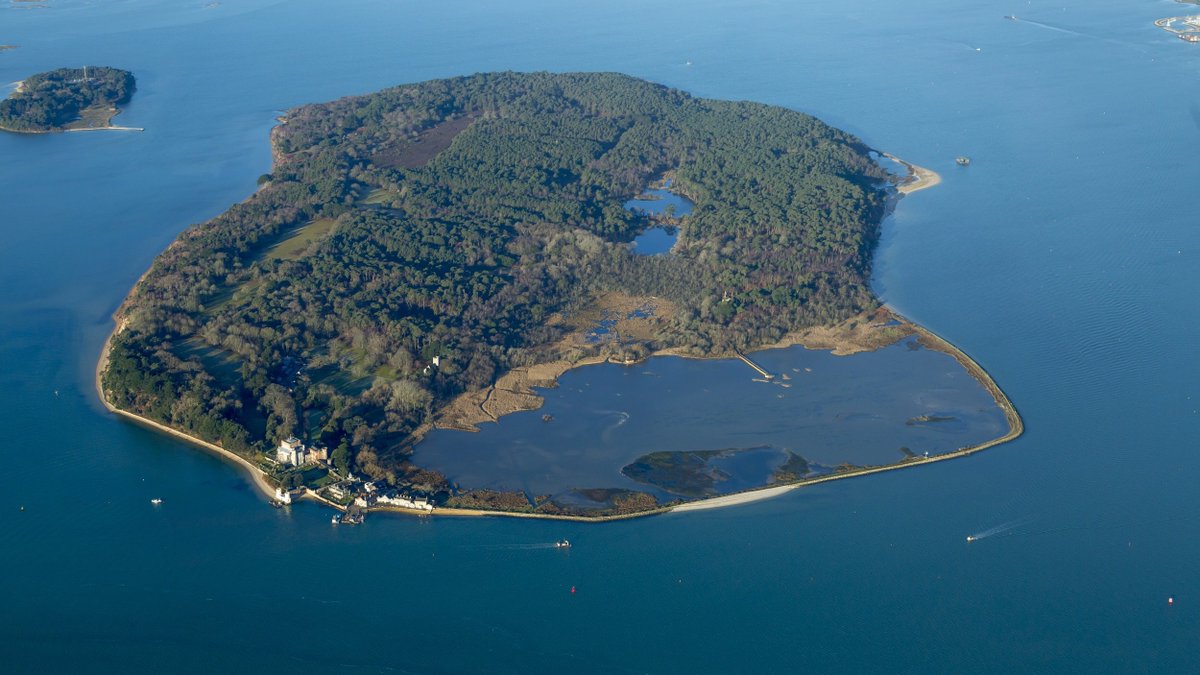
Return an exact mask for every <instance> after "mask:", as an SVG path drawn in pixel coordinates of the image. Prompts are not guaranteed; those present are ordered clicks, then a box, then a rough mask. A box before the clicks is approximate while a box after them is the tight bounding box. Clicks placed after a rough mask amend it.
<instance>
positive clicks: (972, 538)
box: [967, 534, 975, 541]
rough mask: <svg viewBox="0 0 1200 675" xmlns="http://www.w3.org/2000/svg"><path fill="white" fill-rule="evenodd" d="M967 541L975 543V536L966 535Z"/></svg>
mask: <svg viewBox="0 0 1200 675" xmlns="http://www.w3.org/2000/svg"><path fill="white" fill-rule="evenodd" d="M967 541H975V535H973V534H968V535H967Z"/></svg>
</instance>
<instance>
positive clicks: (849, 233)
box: [97, 72, 1021, 522]
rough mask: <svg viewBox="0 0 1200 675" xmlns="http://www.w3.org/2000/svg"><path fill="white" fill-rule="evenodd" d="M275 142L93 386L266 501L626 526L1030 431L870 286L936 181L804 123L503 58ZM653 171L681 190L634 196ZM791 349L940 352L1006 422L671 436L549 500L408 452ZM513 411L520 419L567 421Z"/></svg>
mask: <svg viewBox="0 0 1200 675" xmlns="http://www.w3.org/2000/svg"><path fill="white" fill-rule="evenodd" d="M271 146H272V150H273V156H274V161H273V166H272V168H271V171H270V173H268V174H265V175H263V176H261V177H260V178H259V181H258V183H259V189H258V190H257V191H256V192H254V194H253V195H252V196H251V197H249V198H248V199H247V200H245V201H244V202H242V203H239V204H236V205H234V206H233V207H231V208H230V209H229V210H228V211H226V212H225V213H223V214H221V215H219V216H217V217H216V218H214V219H212V220H210V221H208V222H205V223H200V224H198V225H194V226H192V227H190V228H188V229H187V230H186V231H184V232H183V234H181V235H180V237H179V238H178V239H177V240H176V241H175V242H174V243H173V244H172V245H171V246H170V247H168V248H167V250H165V251H164V252H163V253H162V254H161V255H160V256H159V257H158V258H157V259H156V260H155V261H154V263H153V265H152V266H151V268H150V269H149V270H148V271H147V272H146V273H145V274H144V275H143V277H142V278H141V279H140V280H139V281H138V282H137V284H136V285H135V287H134V288H133V289H132V291H131V292H130V294H129V296H128V297H127V298H126V300H125V302H124V303H123V304H122V305H121V307H120V308H119V309H118V310H117V312H116V313H115V316H114V319H115V322H116V328H115V330H114V332H113V334H112V335H111V337H110V338H109V340H108V341H107V343H106V345H105V347H104V351H103V354H102V357H101V360H100V362H99V364H98V367H97V386H98V388H99V390H100V394H101V398H102V400H103V401H104V402H105V405H106V406H108V407H109V409H110V410H112V411H114V412H116V413H119V414H121V415H123V416H126V417H129V418H131V419H136V420H138V421H139V422H142V423H144V424H148V425H151V426H154V427H156V428H158V429H161V430H164V431H167V432H168V433H173V434H176V435H178V436H181V437H184V438H187V439H189V440H190V441H192V442H194V443H197V444H199V445H202V446H203V447H206V448H208V449H209V450H212V451H213V452H217V453H220V454H222V455H223V456H225V457H227V458H229V459H231V460H233V461H236V462H237V463H239V464H240V465H241V466H242V467H243V468H245V469H246V470H247V471H248V472H249V473H250V474H251V475H252V476H253V477H254V479H255V481H256V483H257V484H258V485H259V486H260V487H261V488H262V489H263V490H264V491H265V492H267V493H268V494H271V495H272V496H273V498H274V500H275V501H276V503H279V504H284V503H290V501H291V499H292V497H293V496H306V497H310V498H313V499H319V500H321V501H324V502H326V503H328V504H330V505H333V506H335V507H337V508H339V509H342V510H346V511H348V512H349V514H348V518H349V519H348V520H347V519H343V520H342V522H359V521H360V519H361V514H362V512H363V509H368V510H369V509H385V510H386V509H391V510H402V511H408V512H414V513H429V512H431V511H432V512H434V513H444V514H455V515H464V514H473V515H486V514H509V515H519V516H524V517H551V518H581V519H592V520H595V519H606V518H619V517H630V516H634V515H644V514H648V513H658V512H662V511H664V510H669V509H672V508H677V507H679V506H681V505H686V504H689V503H694V502H696V500H707V502H708V503H709V504H710V505H711V504H721V503H729V502H730V501H731V500H732V501H738V500H744V499H746V498H753V496H762V495H768V494H774V492H772V490H775V491H777V490H779V489H788V488H790V487H794V486H796V485H803V484H806V483H807V482H815V481H820V480H829V479H832V478H842V477H847V476H852V475H860V474H863V473H870V472H873V471H878V470H886V469H891V468H899V467H903V466H914V465H917V464H920V463H923V462H926V461H936V460H940V459H948V458H952V457H956V456H962V455H964V454H969V453H970V452H975V451H977V450H979V449H982V448H984V447H990V446H991V445H994V444H996V443H999V442H1003V441H1005V440H1009V439H1011V438H1014V437H1015V436H1016V435H1018V434H1019V433H1020V432H1021V422H1020V418H1019V416H1017V414H1016V411H1015V409H1014V408H1013V407H1012V405H1011V403H1009V402H1008V400H1007V398H1006V397H1005V396H1004V394H1003V392H1001V390H1000V389H999V387H998V386H996V385H995V383H994V382H992V380H991V378H990V377H988V376H987V374H986V373H985V372H984V371H983V369H982V368H980V367H979V366H978V365H977V364H975V363H974V362H973V361H971V360H970V359H969V358H968V357H967V356H966V355H965V354H962V353H961V352H959V351H958V350H956V349H955V348H953V347H952V346H951V345H949V344H948V343H945V342H944V341H942V340H940V339H939V338H938V337H937V336H935V335H933V334H932V333H929V332H928V331H925V330H924V329H922V328H920V327H919V326H915V325H913V324H911V323H909V322H907V321H905V320H904V319H903V318H902V317H899V316H897V315H895V314H894V313H892V312H891V311H890V310H888V309H887V308H886V307H884V306H882V305H881V303H880V302H879V300H878V299H877V298H876V297H874V295H873V294H872V293H871V291H870V289H869V286H868V279H869V275H870V271H871V263H872V256H873V251H874V249H875V247H876V245H877V243H878V240H879V235H880V226H881V221H882V219H883V218H884V216H885V215H886V213H887V211H888V209H889V208H891V206H892V204H894V203H895V200H896V199H897V198H898V196H899V193H898V192H897V190H896V189H895V185H896V183H898V182H899V183H905V182H909V181H913V180H920V181H923V184H930V183H931V182H932V181H933V180H934V179H935V178H936V174H933V173H932V172H926V171H925V170H923V169H920V170H919V167H914V166H912V165H908V164H905V166H907V167H908V169H909V172H910V175H909V176H907V177H900V178H898V177H896V176H893V175H891V174H889V173H887V172H886V171H885V170H884V169H883V168H882V167H881V166H880V165H879V164H878V163H877V162H876V161H875V160H874V159H873V157H872V155H875V151H873V150H872V149H871V148H869V147H867V146H866V145H865V144H864V143H863V142H862V141H861V140H859V139H857V138H855V137H854V136H852V135H850V134H847V133H845V132H843V131H840V130H837V129H835V128H832V127H830V126H828V125H826V124H824V123H822V122H821V121H819V120H817V119H815V118H813V117H811V116H809V115H806V114H803V113H799V112H796V111H792V110H788V109H784V108H781V107H777V106H769V105H763V104H758V103H752V102H733V101H720V100H709V99H702V98H696V97H693V96H690V95H688V94H687V93H684V92H682V91H678V90H674V89H671V88H668V87H664V86H661V85H657V84H653V83H650V82H646V81H642V80H638V79H635V78H631V77H628V76H624V75H619V74H613V73H566V74H552V73H513V72H502V73H487V74H477V75H473V76H469V77H458V78H452V79H444V80H435V81H430V82H423V83H417V84H410V85H404V86H399V87H395V88H391V89H386V90H384V91H381V92H378V93H375V94H369V95H365V96H355V97H349V98H344V99H340V100H337V101H333V102H330V103H325V104H316V105H304V106H300V107H298V108H295V109H293V110H290V111H288V112H287V113H286V115H285V116H283V117H281V118H280V124H279V125H278V126H276V127H275V128H274V129H273V130H272V133H271ZM648 190H659V191H669V194H673V195H678V196H679V197H680V199H684V198H686V200H687V201H688V203H689V204H692V205H694V207H693V208H691V209H689V210H688V212H687V213H686V215H681V214H680V213H679V212H677V211H676V210H675V209H674V208H668V209H665V210H661V211H659V212H656V211H655V210H653V209H645V208H627V207H626V205H627V203H629V202H630V200H633V199H634V198H635V197H637V196H638V195H643V194H645V193H646V192H647V191H648ZM660 227H667V228H669V229H670V230H671V231H672V232H673V233H674V234H673V236H676V237H677V241H675V243H674V245H673V246H672V247H671V248H670V252H669V254H660V255H639V254H638V253H637V251H636V248H635V247H634V246H633V245H632V242H634V241H635V240H636V239H637V238H638V237H639V236H641V235H642V234H643V233H645V232H647V231H648V230H651V229H654V228H660ZM902 342H903V344H904V345H905V346H903V347H900V346H899V345H901V343H902ZM799 344H803V345H805V346H807V347H811V348H813V349H834V350H839V351H838V353H847V354H851V353H856V352H870V351H872V350H877V349H882V348H888V349H902V350H905V349H907V350H920V349H931V350H936V351H937V352H938V353H942V354H946V355H949V356H948V357H947V358H951V359H952V361H953V362H955V365H954V367H955V368H957V369H959V370H960V371H963V372H966V373H969V377H970V378H974V379H972V380H971V382H972V383H973V384H975V383H977V384H978V385H981V386H982V387H983V388H984V389H985V390H986V392H987V393H986V395H985V396H986V397H988V403H991V402H992V401H994V402H995V404H996V405H997V406H998V409H999V410H1000V411H1001V413H1002V414H1001V413H998V419H1000V420H1001V421H1002V422H1003V423H1004V424H1005V427H1006V428H1005V430H1004V432H1003V433H1000V434H996V437H995V438H989V439H987V441H986V442H979V443H974V444H972V445H970V446H969V447H959V448H954V449H953V452H943V453H939V454H937V455H936V456H926V455H923V454H917V453H916V452H913V451H907V452H904V453H896V454H897V456H898V457H899V459H898V460H897V461H895V462H892V461H890V460H889V461H888V462H887V463H886V465H876V464H869V465H868V464H853V463H840V464H837V465H832V464H830V463H827V464H829V465H827V466H818V463H816V462H810V461H809V460H808V459H807V458H806V456H804V455H803V453H799V452H795V451H792V450H780V449H773V448H762V447H749V446H747V447H746V448H734V447H698V448H693V449H692V450H694V451H669V450H664V451H659V452H651V453H647V454H646V455H645V456H644V457H642V458H641V459H636V458H635V459H636V461H632V462H630V463H628V464H627V465H625V466H624V468H622V465H620V464H618V465H616V466H614V467H613V468H612V471H611V472H610V473H611V475H612V476H613V480H614V481H615V480H617V479H621V480H628V481H634V483H633V484H632V485H625V484H622V486H618V485H616V484H586V485H575V486H572V490H570V491H569V492H570V494H569V495H566V494H565V493H564V494H563V495H554V494H531V493H530V492H529V491H525V490H518V489H510V488H506V487H500V488H496V487H491V486H488V485H459V484H457V483H456V481H454V480H453V479H451V478H448V477H447V476H446V475H444V474H443V473H442V472H439V471H437V470H433V469H431V468H430V467H429V466H426V465H423V464H422V462H421V461H419V460H418V459H417V456H415V455H414V449H417V448H421V447H423V446H422V441H423V439H426V438H427V437H429V436H431V434H461V436H460V437H466V436H467V435H468V434H467V433H466V432H471V431H476V430H477V428H478V427H477V425H479V424H481V423H491V422H495V421H496V420H498V419H500V418H501V417H502V416H505V415H510V414H513V413H518V412H520V411H533V410H536V409H537V408H539V406H541V405H542V402H543V399H542V397H541V396H539V393H538V391H537V389H535V388H539V387H542V388H544V387H553V386H555V384H556V381H557V380H558V379H559V378H560V377H562V376H563V375H564V374H565V373H568V371H572V372H575V371H576V370H577V369H580V368H581V367H583V366H586V365H588V364H601V363H616V364H642V363H647V359H649V358H650V357H652V356H654V357H655V358H678V357H688V358H699V359H722V358H724V359H738V363H742V364H744V365H741V366H738V367H741V368H747V370H746V371H745V372H747V374H748V375H751V376H752V377H753V380H754V381H755V382H762V383H764V384H763V385H762V386H768V387H778V390H775V389H772V390H771V396H773V397H775V396H776V393H775V392H776V391H778V396H779V397H782V396H783V395H784V393H785V392H787V391H790V390H789V389H786V388H788V387H791V386H792V383H791V382H789V381H788V380H789V379H791V377H792V376H790V375H788V374H787V373H782V372H779V373H776V372H771V371H769V370H768V369H767V368H764V367H763V366H762V365H759V364H758V363H756V361H755V359H756V358H757V356H756V354H755V353H753V352H754V350H760V349H763V348H767V347H784V346H787V345H799ZM663 355H671V356H663ZM959 364H961V367H960V365H959ZM613 367H616V366H613ZM795 377H796V378H797V379H799V378H800V377H801V373H800V369H797V373H796V375H795ZM964 377H968V376H964ZM749 379H750V378H749V377H748V378H747V381H749ZM755 386H757V385H755ZM764 391H765V390H764ZM935 412H939V411H935ZM529 414H531V415H537V418H536V425H537V429H538V430H539V431H538V432H537V433H550V432H552V431H554V430H557V429H561V428H562V426H561V425H563V424H566V423H567V419H566V418H565V417H564V416H563V415H550V414H544V415H538V414H537V413H533V412H531V413H529ZM937 416H941V413H940V412H939V414H938V415H937ZM514 417H516V415H514ZM913 417H914V415H912V414H906V415H904V416H902V417H900V418H899V424H898V426H899V428H900V429H905V428H909V429H913V430H917V431H920V432H922V433H924V432H926V431H928V429H930V428H933V429H934V432H937V430H938V429H940V428H941V427H940V426H939V425H936V424H916V423H914V424H911V425H909V426H908V427H905V425H904V421H906V420H909V419H910V418H913ZM927 419H928V421H933V420H934V417H933V416H931V417H929V418H927ZM948 419H949V417H948ZM618 423H619V421H618ZM905 450H907V448H905ZM918 450H920V448H918ZM419 454H420V453H418V455H419ZM747 458H749V459H747ZM743 460H745V461H751V462H752V463H755V465H756V466H758V465H759V464H761V465H762V466H763V467H765V469H763V472H764V473H763V475H764V476H765V478H764V479H763V480H762V481H759V482H755V483H753V484H748V485H747V486H746V487H745V489H744V490H741V489H739V491H740V492H743V493H745V494H741V495H729V494H726V493H725V492H722V491H720V490H717V489H716V488H714V487H713V486H714V485H718V484H721V483H722V482H724V483H725V484H731V483H729V481H728V480H726V479H727V478H728V476H729V475H730V472H731V471H734V470H733V469H732V468H730V467H731V463H736V462H739V461H743ZM763 488H767V489H766V490H764V489H763ZM747 494H748V495H752V496H751V497H747V496H746V495H747Z"/></svg>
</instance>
